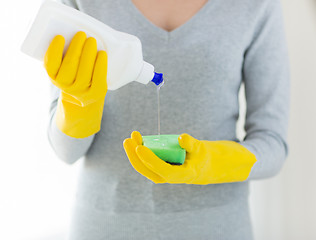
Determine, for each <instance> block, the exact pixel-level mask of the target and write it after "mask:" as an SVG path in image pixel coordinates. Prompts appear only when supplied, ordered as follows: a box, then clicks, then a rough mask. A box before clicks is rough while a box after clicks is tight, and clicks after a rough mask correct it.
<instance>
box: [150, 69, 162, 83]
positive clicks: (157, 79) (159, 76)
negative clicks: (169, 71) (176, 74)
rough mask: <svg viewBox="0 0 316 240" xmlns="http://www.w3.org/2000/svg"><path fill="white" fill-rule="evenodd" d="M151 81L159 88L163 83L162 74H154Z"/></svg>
mask: <svg viewBox="0 0 316 240" xmlns="http://www.w3.org/2000/svg"><path fill="white" fill-rule="evenodd" d="M151 81H152V82H154V83H155V84H156V86H159V85H160V84H161V83H162V82H163V74H162V73H156V72H155V75H154V77H153V79H152V80H151Z"/></svg>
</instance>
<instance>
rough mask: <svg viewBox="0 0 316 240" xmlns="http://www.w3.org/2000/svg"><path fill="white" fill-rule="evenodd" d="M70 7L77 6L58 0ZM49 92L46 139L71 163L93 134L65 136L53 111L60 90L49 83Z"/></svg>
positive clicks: (76, 158) (72, 0)
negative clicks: (80, 136) (87, 135)
mask: <svg viewBox="0 0 316 240" xmlns="http://www.w3.org/2000/svg"><path fill="white" fill-rule="evenodd" d="M59 2H62V3H64V4H66V5H68V6H70V7H73V8H76V9H77V8H78V7H77V4H76V2H75V1H74V0H59ZM50 90H51V91H50V92H51V94H50V95H51V106H50V121H49V124H48V131H47V134H48V140H49V143H50V145H51V147H52V148H53V150H54V152H55V153H56V155H57V156H58V157H59V158H60V159H61V160H62V161H64V162H66V163H68V164H72V163H74V162H76V161H77V160H78V159H80V158H81V157H83V156H84V155H85V154H86V152H87V151H88V149H89V148H90V146H91V144H92V142H93V139H94V136H95V135H91V136H89V137H87V138H80V139H78V138H72V137H70V136H67V135H66V134H64V133H63V132H62V131H60V130H59V129H58V127H57V124H56V121H55V113H56V107H57V101H58V98H59V94H60V90H59V89H58V88H57V87H55V86H54V85H53V84H52V83H50Z"/></svg>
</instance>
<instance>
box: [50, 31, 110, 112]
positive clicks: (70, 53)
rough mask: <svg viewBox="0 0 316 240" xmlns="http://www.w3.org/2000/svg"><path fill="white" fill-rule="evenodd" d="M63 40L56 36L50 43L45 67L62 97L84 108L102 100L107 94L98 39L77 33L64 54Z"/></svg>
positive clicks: (105, 62) (105, 58)
mask: <svg viewBox="0 0 316 240" xmlns="http://www.w3.org/2000/svg"><path fill="white" fill-rule="evenodd" d="M64 45H65V39H64V37H63V36H61V35H57V36H55V38H54V39H53V40H52V42H51V44H50V45H49V47H48V49H47V51H46V54H45V59H44V66H45V68H46V71H47V73H48V75H49V77H50V78H51V81H52V83H53V84H54V85H55V86H57V87H58V88H59V89H60V90H61V92H62V96H61V97H62V100H63V101H67V102H70V103H72V104H75V105H78V106H81V107H85V106H87V105H89V104H91V103H94V102H96V101H100V100H101V101H103V100H104V98H105V95H106V93H107V82H106V76H107V54H106V52H105V51H97V42H96V40H95V39H94V38H93V37H89V38H87V37H86V34H85V33H84V32H77V33H76V35H75V36H74V37H73V39H72V40H71V42H70V45H69V47H68V49H67V52H66V54H65V56H64V57H63V51H64Z"/></svg>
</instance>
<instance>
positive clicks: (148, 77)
mask: <svg viewBox="0 0 316 240" xmlns="http://www.w3.org/2000/svg"><path fill="white" fill-rule="evenodd" d="M78 31H84V32H85V33H86V34H87V36H91V37H94V38H95V39H96V40H97V44H98V50H105V51H106V52H107V55H108V73H107V84H108V89H109V90H115V89H118V88H120V87H122V86H124V85H126V84H128V83H130V82H132V81H136V82H140V83H143V84H147V83H149V82H150V81H153V82H154V83H155V84H156V85H159V84H160V83H162V81H163V78H162V74H161V73H155V72H154V67H153V65H151V64H149V63H147V62H145V61H144V60H143V54H142V46H141V42H140V40H139V39H138V38H137V37H136V36H133V35H130V34H127V33H123V32H119V31H116V30H114V29H113V28H111V27H109V26H107V25H106V24H104V23H102V22H100V21H98V20H96V19H95V18H93V17H91V16H89V15H87V14H85V13H83V12H80V11H78V10H76V9H74V8H71V7H68V6H66V5H64V4H62V3H58V2H55V1H52V0H47V1H45V2H44V3H43V4H42V6H41V7H40V9H39V11H38V13H37V15H36V17H35V20H34V22H33V24H32V26H31V28H30V30H29V32H28V34H27V36H26V38H25V40H24V42H23V44H22V47H21V51H22V52H24V53H25V54H27V55H29V56H31V57H33V58H36V59H38V60H41V61H43V60H44V56H45V53H46V50H47V48H48V46H49V44H50V42H51V41H52V39H53V38H54V37H55V36H56V35H63V36H64V38H65V40H66V44H65V46H66V47H65V49H67V47H68V45H69V43H70V40H71V39H72V37H73V36H74V35H75V33H76V32H78Z"/></svg>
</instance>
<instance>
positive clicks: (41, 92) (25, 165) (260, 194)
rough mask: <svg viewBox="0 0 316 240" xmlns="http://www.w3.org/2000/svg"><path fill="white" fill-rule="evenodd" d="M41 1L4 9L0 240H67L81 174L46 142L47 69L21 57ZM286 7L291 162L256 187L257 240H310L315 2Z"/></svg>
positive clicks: (314, 185)
mask: <svg viewBox="0 0 316 240" xmlns="http://www.w3.org/2000/svg"><path fill="white" fill-rule="evenodd" d="M40 2H41V0H33V1H22V0H17V1H6V2H5V3H2V5H1V8H0V30H1V37H0V70H1V71H0V76H1V92H0V137H1V138H0V139H1V142H0V150H1V151H0V153H1V155H0V163H1V164H0V239H5V240H22V239H23V240H31V239H32V240H37V239H38V240H39V239H41V240H52V239H54V240H64V236H65V233H66V229H67V224H68V220H69V213H70V210H71V203H72V200H73V194H74V189H75V183H76V174H77V170H78V168H79V167H80V162H79V163H76V164H75V165H72V166H68V165H66V164H64V163H62V162H61V161H60V160H58V159H57V157H55V155H54V153H53V152H52V150H51V148H50V146H49V144H48V140H47V135H46V128H47V123H48V109H49V91H48V90H49V89H48V78H47V77H46V73H45V71H44V68H43V66H42V63H39V62H36V61H35V60H32V59H30V58H29V57H27V56H25V55H23V54H22V53H20V52H19V47H20V45H21V42H22V40H23V37H24V36H25V34H26V29H27V26H28V24H29V23H30V21H31V18H32V16H34V15H35V13H36V10H37V8H38V7H39V4H40ZM282 3H283V9H284V18H285V26H286V34H287V39H288V46H289V51H290V61H291V74H292V87H291V89H292V90H291V99H292V100H291V118H290V129H289V144H290V155H289V157H288V159H287V162H286V164H285V165H284V168H283V169H282V171H281V173H280V174H279V175H278V176H277V177H274V178H272V179H268V180H262V181H254V182H252V183H251V196H250V198H251V211H252V220H253V227H254V233H255V239H256V240H261V239H262V240H263V239H270V240H296V239H304V240H312V239H316V139H315V136H316V106H315V103H316V94H315V92H316V81H315V80H316V1H313V0H283V1H282ZM241 101H242V103H243V102H244V101H243V97H242V95H241ZM241 112H242V113H243V112H244V106H243V107H242V109H241ZM240 123H242V121H241V122H240ZM239 126H241V125H240V124H239ZM239 134H242V130H241V129H239Z"/></svg>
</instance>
